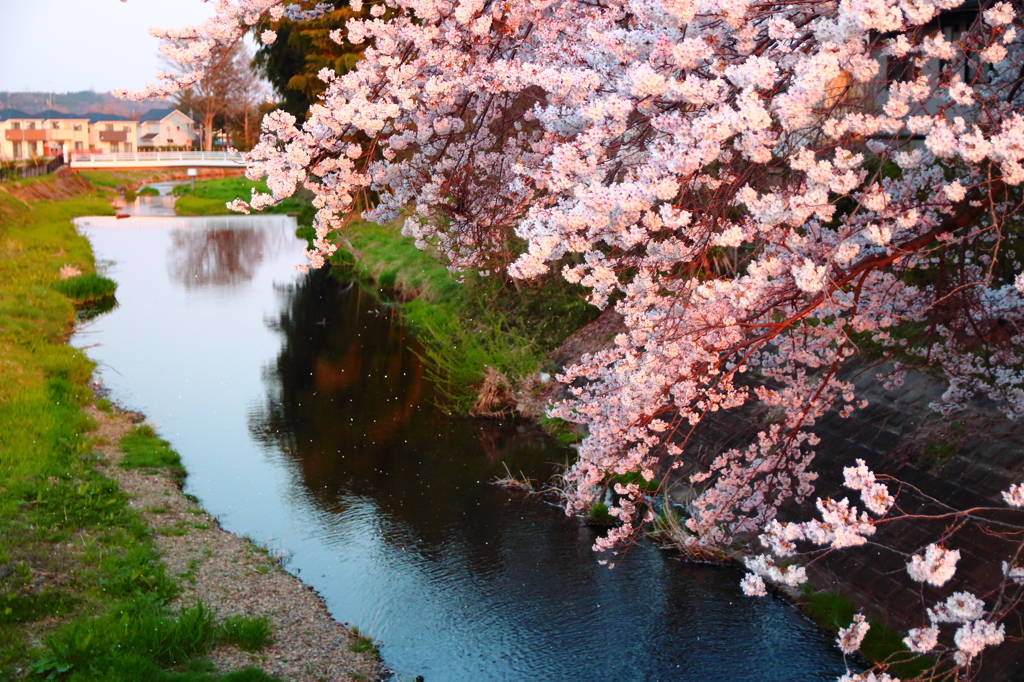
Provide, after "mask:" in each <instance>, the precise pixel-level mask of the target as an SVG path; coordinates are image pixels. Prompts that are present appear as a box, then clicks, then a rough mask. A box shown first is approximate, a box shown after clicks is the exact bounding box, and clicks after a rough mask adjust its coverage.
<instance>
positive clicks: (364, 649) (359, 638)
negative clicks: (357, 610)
mask: <svg viewBox="0 0 1024 682" xmlns="http://www.w3.org/2000/svg"><path fill="white" fill-rule="evenodd" d="M349 632H350V637H349V640H348V648H349V650H350V651H352V652H353V653H357V654H370V655H371V656H374V657H377V658H379V657H380V648H379V647H378V646H377V642H375V641H374V640H373V638H372V637H367V636H366V635H364V634H363V633H361V632H360V631H359V628H357V627H354V626H353V627H352V628H351V629H350V630H349Z"/></svg>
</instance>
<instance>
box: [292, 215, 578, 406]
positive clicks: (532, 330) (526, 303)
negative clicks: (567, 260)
mask: <svg viewBox="0 0 1024 682" xmlns="http://www.w3.org/2000/svg"><path fill="white" fill-rule="evenodd" d="M299 233H300V235H302V236H305V237H307V238H309V237H311V231H310V230H309V229H308V228H307V229H305V230H303V229H302V228H300V230H299ZM331 262H332V265H333V266H334V268H335V272H337V273H338V274H339V275H340V276H343V277H355V278H356V279H358V280H361V281H362V282H363V283H364V284H367V285H371V286H373V287H374V288H377V289H378V290H383V292H382V293H383V295H384V296H386V297H390V298H391V299H392V300H394V301H395V302H396V303H397V304H398V305H400V306H401V308H402V311H403V312H404V314H405V317H406V321H407V322H408V323H409V325H410V326H411V327H412V328H413V329H414V330H415V331H416V332H417V334H418V336H419V338H420V340H421V341H422V342H423V343H424V345H425V348H426V358H425V359H426V360H427V366H428V370H429V371H430V372H431V374H432V375H433V379H434V380H435V381H436V382H437V383H438V385H440V386H442V387H443V389H444V391H445V393H446V396H447V405H446V406H447V407H449V408H450V409H451V410H453V411H455V412H459V413H476V414H489V413H494V412H499V411H503V410H507V409H508V408H511V407H515V402H514V401H515V400H516V395H517V394H519V393H520V392H521V391H527V392H529V391H531V390H535V389H536V388H537V387H536V386H533V385H531V380H530V378H531V377H534V376H535V375H536V374H537V372H538V371H540V370H546V371H549V372H550V371H553V370H554V366H553V365H550V366H548V361H547V353H548V352H549V351H552V350H554V349H556V348H558V346H559V345H560V344H561V343H562V341H564V340H565V338H566V337H567V336H569V334H571V333H572V332H574V331H576V330H577V329H579V328H580V327H581V326H582V325H584V324H586V323H587V322H589V321H590V320H592V319H593V318H594V317H595V316H596V314H597V313H598V311H597V310H596V309H595V308H593V307H592V306H590V305H589V304H587V303H586V301H584V299H583V289H582V288H581V287H578V286H574V285H570V284H568V283H567V282H565V281H564V280H563V279H562V278H561V277H560V276H559V275H558V274H553V275H550V276H548V277H547V278H546V279H543V280H539V281H536V282H529V283H520V286H519V287H516V286H514V285H512V284H510V283H505V282H502V281H500V278H497V277H493V278H481V277H478V276H476V275H475V274H473V273H466V274H465V278H464V282H461V283H460V282H459V281H458V280H457V277H456V276H455V275H454V274H453V273H451V272H449V271H448V270H447V268H445V267H444V266H443V265H441V263H440V260H439V259H438V258H437V257H436V256H435V255H433V254H430V253H428V252H424V251H421V250H419V249H417V248H416V247H415V245H414V244H413V242H412V240H411V239H409V238H406V237H403V236H402V235H401V232H400V229H399V228H398V226H397V225H394V224H389V225H377V224H374V223H361V222H356V223H353V224H352V225H351V227H350V229H349V231H348V232H347V233H346V248H345V249H342V250H339V251H338V253H336V254H335V255H334V257H333V258H332V261H331Z"/></svg>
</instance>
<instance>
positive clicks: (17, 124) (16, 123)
mask: <svg viewBox="0 0 1024 682" xmlns="http://www.w3.org/2000/svg"><path fill="white" fill-rule="evenodd" d="M11 130H21V121H12V122H11Z"/></svg>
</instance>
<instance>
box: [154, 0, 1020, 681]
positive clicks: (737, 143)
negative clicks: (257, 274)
mask: <svg viewBox="0 0 1024 682" xmlns="http://www.w3.org/2000/svg"><path fill="white" fill-rule="evenodd" d="M362 4H363V3H362V2H361V0H351V1H350V5H351V8H352V10H353V11H354V12H355V13H356V14H357V15H359V17H357V18H353V19H352V20H350V21H349V22H348V23H347V25H346V28H345V30H344V31H342V30H340V29H339V30H337V31H334V32H333V33H332V34H331V37H332V39H333V40H335V41H337V42H339V43H341V42H342V41H346V40H347V41H349V42H350V43H351V44H353V45H357V46H365V49H364V53H363V54H364V57H363V59H362V61H360V62H359V64H358V65H357V67H356V68H355V69H354V70H352V71H349V72H347V73H345V74H340V75H339V74H336V73H334V72H333V71H331V70H330V69H324V70H323V71H321V72H320V74H319V76H320V78H321V79H322V80H323V81H324V83H325V86H326V89H325V91H324V93H323V96H322V98H321V99H320V101H318V102H317V103H316V104H314V105H313V106H312V108H311V109H310V112H309V115H308V118H307V120H306V121H305V122H304V123H303V124H302V125H296V121H295V118H294V117H293V116H291V115H289V114H286V113H284V112H281V111H278V112H274V113H271V114H269V115H268V116H267V117H266V118H265V119H264V122H263V135H262V138H261V141H260V143H259V144H258V145H257V146H256V147H255V148H254V149H253V150H252V152H251V153H250V154H249V155H248V157H247V160H248V163H249V166H248V174H249V176H250V177H252V178H254V179H255V178H258V177H263V176H265V177H266V178H267V181H268V187H269V188H270V191H271V194H269V195H262V194H254V195H253V196H252V198H251V200H250V201H248V202H241V201H240V202H236V203H235V205H234V206H235V208H237V209H239V210H243V211H245V210H248V209H249V208H256V209H258V208H261V207H264V206H266V205H269V204H272V203H274V202H276V201H279V200H281V199H283V198H285V197H287V196H289V195H291V194H292V193H293V192H294V191H295V190H296V188H298V187H306V188H309V189H310V190H312V191H313V192H314V193H315V195H316V199H315V202H314V203H315V207H316V208H317V209H318V212H317V217H316V230H317V239H316V241H315V247H314V248H313V249H312V250H311V251H309V253H308V256H309V259H310V261H311V263H312V265H313V266H315V267H319V266H321V265H322V264H323V263H324V262H325V260H326V259H327V258H328V257H329V256H330V255H331V254H332V253H333V252H334V251H335V249H336V248H337V247H336V242H335V236H336V234H335V233H336V231H337V230H339V229H341V228H342V226H343V225H344V223H345V216H346V215H347V214H348V213H349V212H350V211H351V210H352V208H353V206H354V204H355V199H354V198H355V196H356V195H357V194H358V193H359V192H361V191H363V190H366V189H370V190H372V191H374V192H376V193H378V195H379V197H380V201H379V204H378V205H377V206H375V207H374V208H372V209H370V210H368V211H366V212H365V214H364V217H365V218H366V219H368V220H374V221H379V222H384V221H392V220H397V219H400V218H401V219H404V227H403V233H404V234H406V235H408V236H409V237H411V238H413V239H415V240H416V243H417V245H419V246H420V247H422V248H428V247H429V248H432V249H436V250H437V251H439V252H440V253H441V254H443V256H444V257H445V258H446V259H447V261H448V263H449V265H450V267H451V268H452V269H453V270H457V271H463V270H478V271H480V272H482V273H485V274H486V273H508V275H510V276H512V277H515V278H524V279H528V278H531V277H536V276H538V275H541V274H543V273H545V272H547V271H548V270H549V269H551V268H558V269H560V271H561V273H562V275H563V276H564V277H565V278H566V279H567V280H569V281H571V282H576V283H580V284H582V285H584V286H585V287H586V288H587V289H588V291H589V300H590V302H591V303H593V304H594V305H595V306H598V307H601V308H604V307H608V306H614V307H615V309H616V310H617V311H618V312H619V313H620V314H621V315H622V316H623V319H624V320H625V325H626V331H625V332H624V333H622V334H620V335H618V337H617V338H615V340H614V341H615V342H614V346H613V347H612V348H610V349H608V350H604V351H601V352H599V353H596V354H593V355H591V356H585V357H584V358H583V359H582V361H581V362H580V363H579V364H578V365H576V366H574V367H571V368H568V369H567V370H565V372H564V374H563V375H562V377H561V380H562V381H564V382H565V383H566V384H568V385H569V386H570V390H571V392H572V398H571V399H569V400H565V401H563V402H561V403H560V404H557V405H555V406H554V407H552V409H551V411H550V414H551V415H552V416H556V417H560V418H562V419H565V420H568V421H571V422H577V423H581V424H585V425H586V427H587V429H588V432H589V435H588V436H587V438H586V439H585V440H584V441H583V443H582V444H581V446H580V449H579V460H578V462H577V463H576V464H575V466H574V467H573V468H572V470H571V471H570V472H569V473H568V475H567V480H569V481H570V482H571V484H572V486H573V489H572V491H571V494H570V499H569V504H568V506H569V510H570V512H576V511H580V510H583V509H585V508H587V506H588V505H590V504H591V503H592V502H593V501H594V500H595V498H596V496H598V495H599V494H601V493H602V491H603V490H605V488H606V487H607V485H608V481H609V479H610V477H612V476H614V475H617V474H628V473H631V472H635V473H639V474H640V475H642V476H643V478H644V479H646V480H647V481H651V480H653V479H654V478H655V476H659V475H661V474H663V473H664V472H666V471H668V470H671V469H678V470H680V472H683V473H688V474H689V480H690V481H691V482H692V484H693V485H694V487H695V489H696V491H697V493H698V495H697V497H696V499H695V501H694V502H693V505H692V508H693V509H692V511H693V514H692V517H691V518H689V519H688V520H687V522H686V526H687V530H688V533H689V539H688V541H687V542H689V543H691V544H692V545H694V546H696V547H702V546H704V547H706V546H714V545H721V544H723V543H728V542H729V541H730V540H731V539H732V538H733V537H734V536H736V535H737V534H739V533H750V532H756V533H760V534H761V541H762V543H763V544H764V545H765V547H766V548H767V549H768V550H769V551H768V552H767V553H765V554H760V555H754V556H751V557H749V558H748V566H749V567H750V569H751V573H750V575H748V576H747V577H746V578H745V579H744V581H743V587H744V590H745V591H746V592H747V593H748V594H752V595H753V594H763V593H764V592H765V590H766V584H765V580H768V581H769V582H776V583H784V584H790V585H796V584H799V583H801V582H803V581H804V580H806V574H805V571H804V569H803V568H802V566H800V564H798V563H796V564H794V563H791V562H789V559H790V558H792V557H793V556H794V555H795V554H796V553H797V552H798V551H807V550H808V548H810V550H811V551H834V550H838V549H843V548H848V547H855V546H858V545H862V544H865V543H866V542H868V538H869V537H870V536H872V535H873V533H874V532H875V529H876V527H877V526H878V525H879V524H881V523H886V522H889V521H892V520H894V516H893V514H894V509H895V508H894V503H895V495H894V494H893V492H894V490H890V487H889V485H890V484H891V483H892V481H888V480H886V479H885V477H882V476H876V475H875V474H874V473H872V472H871V471H870V470H868V468H867V467H866V466H865V465H864V464H863V463H860V462H852V463H851V466H850V467H849V468H848V469H847V473H846V484H847V486H848V487H849V488H851V489H852V490H854V491H855V492H858V493H859V494H860V497H861V503H862V504H863V506H864V511H861V510H859V509H858V508H857V506H856V505H855V504H854V503H851V502H850V501H849V500H848V499H844V500H841V501H835V500H818V501H817V503H816V506H817V509H818V513H819V515H820V518H815V519H812V520H809V521H803V522H787V523H783V522H780V521H779V520H778V519H777V518H776V515H777V512H778V509H779V507H780V506H781V505H783V504H784V503H787V501H788V502H790V503H798V502H801V501H803V500H806V499H808V498H809V497H810V496H811V495H812V493H813V491H814V484H813V482H814V480H815V477H816V475H815V473H814V471H813V469H812V467H811V462H812V459H813V457H814V454H815V446H816V445H817V443H818V440H817V438H816V436H815V435H814V433H813V431H812V430H811V429H812V427H813V426H814V424H815V423H816V422H817V421H818V420H820V419H821V418H822V416H824V415H825V414H827V413H829V412H831V411H837V412H838V413H839V414H840V415H842V416H849V415H850V414H851V413H852V412H853V411H854V410H856V409H859V408H862V407H863V406H864V402H863V401H860V400H858V397H857V395H856V391H855V388H854V386H853V384H852V383H851V382H850V381H847V380H845V379H843V378H842V377H841V374H840V370H841V369H842V367H843V366H844V365H845V364H846V363H847V362H848V361H849V360H850V359H851V358H853V357H854V356H857V355H858V354H859V353H860V352H861V350H862V349H863V348H864V347H871V348H873V349H875V351H876V352H877V353H881V354H882V355H883V356H884V357H886V358H888V359H889V360H891V362H890V363H889V364H886V365H884V366H883V367H884V369H882V370H880V375H879V380H880V381H882V382H884V383H885V384H886V385H887V386H895V385H898V384H899V383H900V382H901V380H902V377H903V373H904V371H905V367H906V364H907V363H914V364H919V365H932V366H934V367H936V368H938V369H940V370H941V371H942V372H944V373H945V376H946V377H947V379H948V383H949V387H948V390H947V391H946V392H945V394H944V395H943V396H942V399H941V400H940V401H938V402H937V403H936V404H935V405H933V407H934V408H935V409H936V410H939V411H941V412H943V413H946V414H950V413H953V412H955V411H957V410H959V409H961V408H963V407H964V406H965V404H966V402H967V401H968V400H969V399H971V398H972V396H975V395H981V396H984V397H986V398H988V399H991V400H992V401H995V403H997V404H998V405H999V406H1000V408H1001V409H1002V410H1003V412H1004V413H1005V415H1006V417H1007V418H1009V419H1016V418H1018V417H1019V416H1021V415H1022V414H1024V355H1022V353H1021V348H1022V345H1021V344H1022V340H1024V339H1022V336H1021V333H1022V332H1021V330H1022V327H1021V325H1022V324H1024V315H1022V312H1024V307H1022V304H1024V275H1022V274H1021V265H1020V262H1019V260H1018V258H1019V256H1018V254H1019V252H1020V251H1021V250H1022V243H1021V240H1020V235H1021V225H1020V206H1021V201H1022V194H1021V185H1022V183H1024V115H1022V104H1024V69H1022V67H1021V64H1024V38H1022V35H1021V33H1020V26H1021V18H1022V14H1021V9H1022V7H1021V4H1022V3H1021V2H1020V1H1019V0H1014V1H1012V2H1010V1H999V2H994V1H992V0H981V3H980V6H975V7H974V8H973V9H965V8H963V7H961V6H960V5H961V0H839V1H838V2H835V1H831V0H804V1H801V0H792V1H786V2H759V1H757V0H507V1H500V0H383V1H382V2H374V3H367V5H368V7H369V12H368V15H369V16H366V15H361V14H359V13H360V12H362V10H363V7H362ZM329 9H332V8H331V7H329V6H326V5H321V6H315V7H309V6H303V7H300V6H295V5H292V6H288V7H285V6H284V5H283V4H282V3H281V2H280V1H279V0H220V2H218V14H217V16H216V17H215V18H214V19H212V20H211V21H210V22H208V23H207V24H205V25H203V26H200V27H190V28H186V29H183V30H179V31H165V32H162V34H161V35H162V36H163V37H165V38H167V39H168V40H169V41H172V42H170V43H169V44H168V45H169V46H168V47H167V48H166V54H167V56H168V57H170V58H172V59H175V60H177V61H179V62H181V63H183V64H186V65H188V66H189V70H188V71H187V73H185V75H184V76H175V75H172V74H161V75H160V83H159V84H158V85H155V86H153V87H151V88H150V89H148V90H146V91H143V92H140V93H134V96H150V95H154V94H162V95H166V94H170V93H173V92H174V91H175V90H177V89H180V88H182V87H188V86H189V85H190V84H191V83H193V82H195V81H196V80H197V79H199V78H201V77H202V75H203V72H204V68H206V66H208V64H209V62H210V61H211V60H212V59H214V58H215V55H216V54H217V50H218V49H221V48H220V47H219V46H223V45H225V44H229V43H231V42H233V41H236V40H238V39H239V37H240V36H241V35H242V34H243V33H244V32H245V31H247V30H248V29H249V28H250V27H252V26H254V25H256V24H257V23H258V22H259V21H260V20H261V17H263V16H265V15H267V16H269V17H270V19H271V20H276V19H280V18H281V17H282V16H286V15H287V16H288V17H289V18H291V19H294V20H301V19H303V18H310V17H316V16H320V15H321V14H322V13H323V12H325V11H327V10H329ZM950 17H956V18H957V20H958V22H959V24H958V26H959V27H956V26H954V23H953V22H952V21H950ZM262 38H263V40H264V41H265V42H272V41H273V40H275V39H276V35H274V33H273V31H266V32H264V33H263V35H262ZM755 402H757V403H759V404H762V405H765V406H768V407H770V408H772V409H773V410H775V412H776V413H777V414H778V415H780V418H779V419H777V420H775V421H774V422H773V423H772V424H771V425H770V426H766V427H765V428H764V430H763V431H762V432H761V433H760V434H759V435H758V437H757V438H756V439H755V440H754V442H753V443H751V444H750V445H749V446H747V447H745V448H735V449H729V450H727V451H723V452H719V453H715V456H714V457H713V458H712V459H711V461H710V462H707V463H703V462H701V461H700V460H699V459H697V458H696V457H695V452H694V450H695V443H694V440H695V439H694V434H695V433H696V431H697V429H698V427H699V426H700V424H701V423H702V422H704V421H705V420H706V419H708V418H709V417H710V416H713V415H716V414H717V413H720V412H722V411H724V410H736V409H738V408H740V407H742V406H744V405H749V404H752V403H755ZM647 488H648V487H646V486H641V485H638V484H637V483H630V484H621V483H620V484H616V485H615V489H616V492H617V494H618V495H619V502H618V504H617V505H616V506H615V507H613V508H612V509H611V512H612V514H614V515H615V516H617V517H618V519H619V520H620V521H621V523H620V525H619V526H617V527H616V528H614V529H612V531H611V532H609V533H608V535H607V537H606V538H602V539H601V540H599V541H598V542H597V547H598V549H610V550H614V549H615V548H616V547H617V546H619V545H620V543H622V542H625V541H627V540H628V539H629V538H630V537H631V536H632V534H634V533H635V532H636V529H637V528H638V526H639V525H640V524H641V523H642V522H643V521H644V520H647V519H650V518H651V504H650V499H649V495H650V493H649V490H648V489H647ZM1004 497H1005V501H1006V502H1007V503H1008V505H1010V506H1012V507H1021V506H1024V490H1022V488H1021V486H1020V485H1019V484H1018V485H1015V486H1014V487H1012V488H1011V489H1009V490H1008V491H1006V493H1005V495H1004ZM981 513H982V512H981V511H979V510H951V511H950V513H949V518H950V520H951V522H953V521H955V520H957V519H964V518H967V517H969V516H971V515H977V514H981ZM898 516H899V517H900V518H902V519H904V520H908V521H910V522H912V521H913V518H914V517H913V515H909V514H899V515H898ZM1015 532H1016V533H1018V535H1017V536H1015V537H1017V538H1018V539H1019V538H1020V535H1019V533H1020V528H1019V527H1017V529H1016V530H1012V529H1010V530H1007V533H1009V534H1011V535H1012V534H1013V533H1015ZM814 548H817V550H815V549H814ZM1019 554H1020V550H1019V548H1018V551H1017V553H1016V554H1015V555H1013V556H1010V557H1007V559H1008V561H1007V563H1006V564H1005V565H1004V569H1003V576H1004V580H1003V583H1002V584H1001V586H1000V588H999V591H998V593H990V595H991V594H994V595H995V596H994V597H991V599H990V601H988V602H986V601H985V600H984V599H982V598H979V597H977V596H975V595H974V594H971V593H969V592H956V593H954V594H952V595H950V596H949V597H948V599H946V601H942V602H936V603H934V604H932V605H931V606H929V607H928V609H927V611H926V616H927V622H925V623H923V625H922V627H920V628H916V629H914V630H912V631H911V632H910V633H909V634H908V637H907V640H906V642H907V645H908V647H909V648H910V649H911V650H912V651H914V652H920V653H925V652H930V653H933V654H935V655H937V656H938V657H939V658H938V661H939V663H940V664H948V665H949V666H950V667H948V668H941V667H937V668H935V669H934V670H935V671H939V672H935V674H936V675H939V674H942V675H947V676H950V678H952V677H953V676H956V675H972V674H974V672H975V671H976V670H977V661H978V660H979V656H980V654H981V652H982V651H983V650H984V649H985V648H986V647H988V646H991V645H994V644H997V643H999V642H1001V641H1002V640H1003V639H1004V637H1005V636H1006V632H1005V624H1004V623H1002V622H1000V621H1001V620H1002V619H1003V618H1005V617H1006V615H1007V614H1008V613H1010V612H1011V611H1012V609H1013V608H1014V607H1015V606H1016V604H1017V603H1018V602H1019V600H1020V597H1021V595H1020V590H1021V587H1020V584H1021V583H1022V582H1024V569H1022V568H1021V567H1020V566H1019V565H1018V564H1017V561H1018V558H1019ZM958 559H959V555H958V553H957V551H956V550H955V549H952V548H947V547H944V546H942V545H941V544H940V543H939V542H936V543H932V544H928V545H926V546H924V547H921V548H920V551H919V552H917V553H915V554H913V555H912V556H909V557H908V561H907V571H908V575H909V576H910V578H912V579H913V580H915V581H918V582H921V583H928V584H931V585H933V586H942V585H945V584H946V583H947V581H948V580H949V579H950V577H951V576H952V575H953V574H954V572H955V570H956V563H957V561H958ZM946 624H952V625H953V626H955V631H950V629H949V628H948V627H947V629H946V631H943V627H945V626H946ZM867 629H868V625H867V623H866V622H865V621H864V620H863V619H857V620H855V621H854V623H852V624H851V625H850V627H849V628H847V629H845V630H843V631H842V632H841V633H840V639H839V644H840V646H841V647H842V649H843V650H844V651H845V652H852V651H854V650H856V649H857V647H858V646H859V644H860V641H861V640H862V639H863V637H864V634H865V632H866V631H867ZM940 641H941V642H942V643H941V644H940ZM883 667H884V666H883ZM941 671H945V672H941ZM844 679H846V680H890V679H894V678H892V677H891V675H890V674H889V673H888V672H885V670H883V669H881V668H879V669H877V670H872V671H869V672H867V673H850V674H848V675H847V676H846V677H845V678H844Z"/></svg>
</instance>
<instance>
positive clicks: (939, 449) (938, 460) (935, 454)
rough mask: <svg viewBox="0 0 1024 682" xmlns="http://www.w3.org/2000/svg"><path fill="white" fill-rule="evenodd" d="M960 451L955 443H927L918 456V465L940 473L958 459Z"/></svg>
mask: <svg viewBox="0 0 1024 682" xmlns="http://www.w3.org/2000/svg"><path fill="white" fill-rule="evenodd" d="M958 450H959V448H957V446H956V444H955V443H949V442H944V441H931V442H929V443H925V445H924V447H923V448H921V452H920V453H918V455H917V458H916V459H917V464H918V466H921V467H925V468H927V469H930V470H932V471H939V470H940V469H942V468H943V467H944V466H946V465H947V464H949V463H950V462H951V461H952V460H953V458H954V457H956V453H957V451H958Z"/></svg>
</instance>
